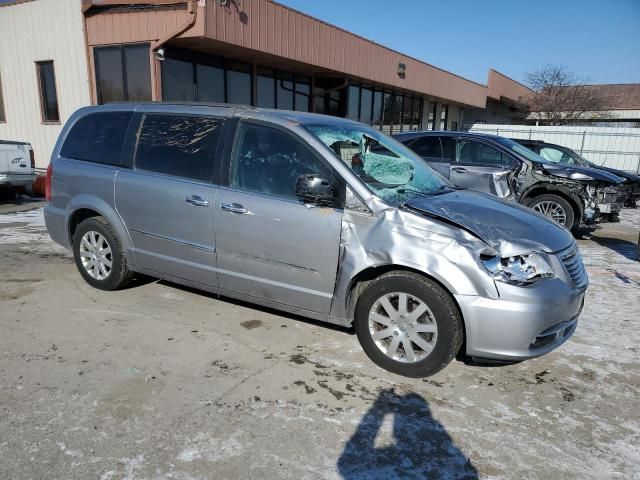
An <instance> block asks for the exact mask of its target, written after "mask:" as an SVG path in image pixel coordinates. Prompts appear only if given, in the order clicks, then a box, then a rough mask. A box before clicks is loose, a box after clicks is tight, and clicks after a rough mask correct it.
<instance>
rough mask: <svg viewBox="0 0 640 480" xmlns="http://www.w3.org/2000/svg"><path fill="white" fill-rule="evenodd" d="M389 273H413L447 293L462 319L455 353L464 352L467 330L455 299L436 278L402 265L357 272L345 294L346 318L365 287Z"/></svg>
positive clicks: (351, 314) (354, 308)
mask: <svg viewBox="0 0 640 480" xmlns="http://www.w3.org/2000/svg"><path fill="white" fill-rule="evenodd" d="M389 272H411V273H415V274H417V275H420V276H422V277H425V278H428V279H429V280H431V281H432V282H435V283H437V284H438V285H439V286H440V287H441V288H442V289H443V290H444V291H445V292H447V294H448V295H449V296H450V297H451V300H453V304H454V305H455V306H456V309H457V310H458V314H459V315H460V318H461V319H462V334H463V336H462V345H461V346H460V350H459V352H457V353H458V354H459V353H460V352H465V351H466V345H467V329H466V326H465V323H464V316H463V315H462V310H460V306H459V305H458V302H457V301H456V298H455V297H454V296H453V295H452V294H451V292H450V291H449V289H448V288H447V287H446V286H445V285H444V284H443V283H442V282H440V281H439V280H438V279H437V278H434V277H432V276H430V275H427V274H425V273H424V272H421V271H420V270H416V269H415V268H410V267H405V266H403V265H380V266H378V267H369V268H365V269H364V270H362V271H361V272H359V273H358V274H357V275H356V276H355V277H353V278H352V279H351V284H350V285H349V290H348V293H347V308H346V313H347V318H349V319H353V316H354V314H355V310H356V304H357V303H358V298H359V297H360V295H361V294H362V292H363V291H364V290H365V288H367V285H369V283H371V281H372V280H375V279H376V278H378V277H379V276H381V275H384V274H385V273H389Z"/></svg>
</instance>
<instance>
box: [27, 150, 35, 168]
mask: <svg viewBox="0 0 640 480" xmlns="http://www.w3.org/2000/svg"><path fill="white" fill-rule="evenodd" d="M29 156H30V157H31V168H36V157H35V155H34V154H33V148H31V149H29Z"/></svg>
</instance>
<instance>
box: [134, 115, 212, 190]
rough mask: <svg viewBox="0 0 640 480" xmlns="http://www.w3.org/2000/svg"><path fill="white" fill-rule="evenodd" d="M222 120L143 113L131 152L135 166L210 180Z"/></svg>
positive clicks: (156, 171) (173, 174)
mask: <svg viewBox="0 0 640 480" xmlns="http://www.w3.org/2000/svg"><path fill="white" fill-rule="evenodd" d="M222 124H223V120H222V119H220V118H211V117H202V116H197V117H195V116H194V117H191V116H183V115H156V114H153V115H145V116H144V118H143V120H142V125H141V126H140V131H139V133H138V143H137V145H136V153H135V167H136V169H137V170H145V171H148V172H155V173H162V174H165V175H171V176H174V177H182V178H188V179H191V180H199V181H204V182H210V181H211V180H212V174H213V168H214V166H219V162H218V161H217V160H218V159H217V158H216V153H217V152H216V150H217V148H218V140H219V139H220V132H221V130H222Z"/></svg>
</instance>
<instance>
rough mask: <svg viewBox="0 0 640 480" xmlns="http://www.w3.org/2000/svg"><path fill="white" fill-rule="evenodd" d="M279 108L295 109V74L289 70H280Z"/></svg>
mask: <svg viewBox="0 0 640 480" xmlns="http://www.w3.org/2000/svg"><path fill="white" fill-rule="evenodd" d="M277 98H278V108H280V109H283V110H293V76H292V75H291V74H290V73H287V72H278V93H277Z"/></svg>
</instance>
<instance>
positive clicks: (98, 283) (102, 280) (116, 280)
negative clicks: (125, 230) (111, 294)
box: [73, 217, 133, 291]
mask: <svg viewBox="0 0 640 480" xmlns="http://www.w3.org/2000/svg"><path fill="white" fill-rule="evenodd" d="M73 257H74V259H75V262H76V267H78V271H79V272H80V275H82V278H84V279H85V281H86V282H87V283H88V284H89V285H91V286H92V287H94V288H98V289H100V290H109V291H110V290H119V289H121V288H124V287H126V286H127V285H128V284H129V283H130V282H131V278H132V276H133V272H131V271H130V270H129V269H128V268H127V261H126V258H125V256H124V252H123V250H122V245H121V243H120V240H119V239H118V235H117V234H116V232H115V231H114V230H113V227H111V225H110V224H109V222H107V221H106V220H105V219H104V218H102V217H91V218H88V219H87V220H85V221H83V222H82V223H80V225H78V228H77V229H76V232H75V235H74V237H73Z"/></svg>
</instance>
